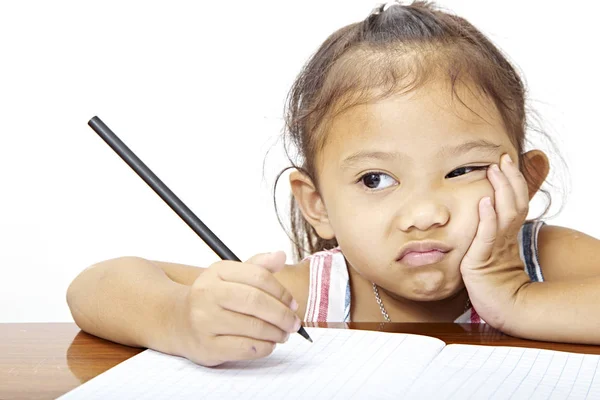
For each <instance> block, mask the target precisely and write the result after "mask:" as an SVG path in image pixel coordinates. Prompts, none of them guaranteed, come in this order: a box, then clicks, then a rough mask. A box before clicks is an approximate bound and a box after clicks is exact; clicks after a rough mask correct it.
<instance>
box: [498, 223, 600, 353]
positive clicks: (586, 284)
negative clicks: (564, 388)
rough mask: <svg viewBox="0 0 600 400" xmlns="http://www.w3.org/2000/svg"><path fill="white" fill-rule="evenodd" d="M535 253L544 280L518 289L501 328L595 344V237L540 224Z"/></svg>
mask: <svg viewBox="0 0 600 400" xmlns="http://www.w3.org/2000/svg"><path fill="white" fill-rule="evenodd" d="M538 252H539V262H540V266H541V269H542V274H543V275H544V282H539V283H537V282H535V283H530V284H527V285H526V286H524V287H523V288H522V289H521V290H520V291H519V292H518V295H517V298H516V304H515V307H514V311H513V313H512V315H511V318H510V322H508V323H507V324H506V326H505V329H503V330H504V331H505V332H506V333H508V334H511V335H514V336H519V337H524V338H530V339H536V340H546V341H556V342H574V343H587V344H597V345H598V344H600V240H598V239H595V238H593V237H591V236H588V235H585V234H583V233H581V232H577V231H575V230H572V229H567V228H562V227H558V226H548V225H544V226H543V227H542V228H541V229H540V233H539V237H538Z"/></svg>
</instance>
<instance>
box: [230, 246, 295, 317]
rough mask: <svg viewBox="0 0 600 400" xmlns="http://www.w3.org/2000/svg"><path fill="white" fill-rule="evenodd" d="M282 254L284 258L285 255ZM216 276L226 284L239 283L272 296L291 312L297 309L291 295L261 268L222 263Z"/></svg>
mask: <svg viewBox="0 0 600 400" xmlns="http://www.w3.org/2000/svg"><path fill="white" fill-rule="evenodd" d="M283 254H284V257H285V253H283ZM284 259H285V258H284ZM218 275H219V277H220V278H221V279H222V280H223V281H226V282H232V283H240V284H244V285H248V286H252V287H255V288H258V289H260V290H262V291H263V292H265V293H267V294H269V295H271V296H273V297H274V298H275V299H277V300H279V301H280V302H281V303H283V304H284V305H286V306H288V307H290V308H292V309H293V311H296V309H297V308H298V304H297V303H296V302H295V301H294V299H293V298H292V295H291V293H290V292H288V291H287V289H286V288H285V287H284V286H283V285H282V284H281V283H279V281H278V280H277V279H276V278H275V277H274V276H273V274H272V273H271V272H270V271H269V270H267V269H265V268H263V267H262V266H258V265H253V264H246V263H244V264H240V263H237V262H223V263H220V264H219V269H218Z"/></svg>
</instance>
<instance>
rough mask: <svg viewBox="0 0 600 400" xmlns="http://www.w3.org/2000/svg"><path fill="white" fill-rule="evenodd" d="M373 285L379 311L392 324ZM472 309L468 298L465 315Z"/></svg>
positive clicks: (377, 290)
mask: <svg viewBox="0 0 600 400" xmlns="http://www.w3.org/2000/svg"><path fill="white" fill-rule="evenodd" d="M372 285H373V293H375V299H376V300H377V304H378V305H379V309H380V310H381V314H382V315H383V318H385V322H392V320H391V319H390V316H389V315H388V313H387V311H386V310H385V307H384V306H383V301H382V300H381V296H379V289H378V288H377V285H376V284H375V283H372ZM470 307H471V299H470V298H469V297H467V304H465V309H464V310H463V314H464V313H466V312H467V310H468V309H469V308H470Z"/></svg>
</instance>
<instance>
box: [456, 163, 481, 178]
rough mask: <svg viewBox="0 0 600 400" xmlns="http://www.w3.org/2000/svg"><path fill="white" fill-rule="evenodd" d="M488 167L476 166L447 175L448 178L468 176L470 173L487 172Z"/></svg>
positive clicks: (459, 169)
mask: <svg viewBox="0 0 600 400" xmlns="http://www.w3.org/2000/svg"><path fill="white" fill-rule="evenodd" d="M487 167H488V166H487V165H474V166H470V167H460V168H456V169H455V170H454V171H452V172H450V173H449V174H448V175H446V178H456V177H457V176H461V175H464V174H468V173H469V172H473V171H481V170H486V169H487Z"/></svg>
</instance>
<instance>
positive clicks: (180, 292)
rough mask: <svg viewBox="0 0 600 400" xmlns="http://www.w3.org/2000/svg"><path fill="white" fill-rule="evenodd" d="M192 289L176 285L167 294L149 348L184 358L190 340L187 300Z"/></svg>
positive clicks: (149, 336)
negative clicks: (188, 339)
mask: <svg viewBox="0 0 600 400" xmlns="http://www.w3.org/2000/svg"><path fill="white" fill-rule="evenodd" d="M189 290H190V287H189V286H186V285H182V284H179V283H175V284H174V285H173V287H172V288H171V290H169V291H167V293H165V298H164V301H163V302H162V305H163V306H162V307H161V308H162V309H161V310H157V311H158V312H157V314H158V315H160V317H159V318H158V319H157V320H156V326H155V329H154V332H150V333H149V335H148V337H147V339H148V345H147V347H148V348H151V349H154V350H157V351H160V352H163V353H168V354H172V355H176V356H184V354H185V343H186V341H187V338H188V336H189V335H188V331H189V329H188V328H187V321H188V318H187V298H188V293H189Z"/></svg>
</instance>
